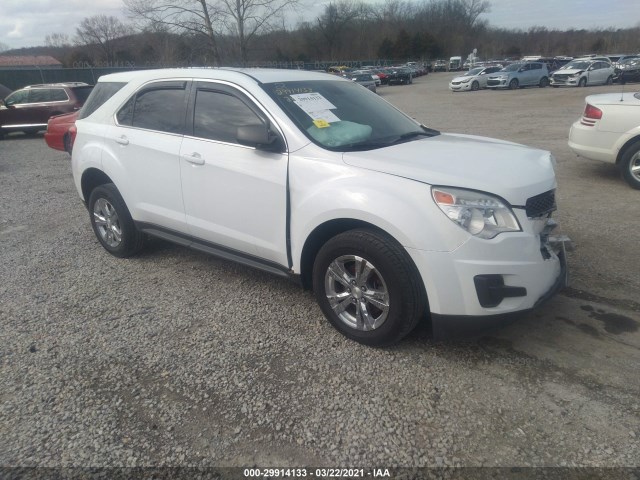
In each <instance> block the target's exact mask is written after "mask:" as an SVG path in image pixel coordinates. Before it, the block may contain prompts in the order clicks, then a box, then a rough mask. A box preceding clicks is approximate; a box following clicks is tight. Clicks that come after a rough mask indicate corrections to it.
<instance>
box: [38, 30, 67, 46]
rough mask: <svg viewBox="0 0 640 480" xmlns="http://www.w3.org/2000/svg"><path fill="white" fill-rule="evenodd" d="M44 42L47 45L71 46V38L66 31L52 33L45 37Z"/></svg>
mask: <svg viewBox="0 0 640 480" xmlns="http://www.w3.org/2000/svg"><path fill="white" fill-rule="evenodd" d="M44 43H45V45H46V46H47V47H55V48H61V47H69V46H71V39H70V38H69V35H67V34H66V33H52V34H50V35H47V36H46V37H44Z"/></svg>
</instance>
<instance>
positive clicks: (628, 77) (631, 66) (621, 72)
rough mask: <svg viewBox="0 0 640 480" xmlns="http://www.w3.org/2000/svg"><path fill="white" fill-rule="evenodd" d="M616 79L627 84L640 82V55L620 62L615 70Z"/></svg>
mask: <svg viewBox="0 0 640 480" xmlns="http://www.w3.org/2000/svg"><path fill="white" fill-rule="evenodd" d="M614 80H615V81H617V82H620V83H621V84H623V85H624V84H625V83H627V82H640V57H631V58H627V59H625V60H623V61H622V62H619V63H618V66H617V67H616V69H615V71H614Z"/></svg>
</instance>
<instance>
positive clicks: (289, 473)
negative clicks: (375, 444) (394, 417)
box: [243, 468, 391, 478]
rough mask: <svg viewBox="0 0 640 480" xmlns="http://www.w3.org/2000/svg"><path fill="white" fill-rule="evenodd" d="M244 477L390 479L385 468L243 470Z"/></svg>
mask: <svg viewBox="0 0 640 480" xmlns="http://www.w3.org/2000/svg"><path fill="white" fill-rule="evenodd" d="M243 473H244V476H245V477H249V478H265V477H266V478H278V477H283V478H286V477H292V478H296V477H298V478H304V477H314V478H364V477H373V478H378V477H386V478H389V477H391V474H390V473H389V469H387V468H374V469H370V470H369V469H367V470H365V469H363V468H315V469H310V468H245V469H244V471H243Z"/></svg>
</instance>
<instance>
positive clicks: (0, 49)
mask: <svg viewBox="0 0 640 480" xmlns="http://www.w3.org/2000/svg"><path fill="white" fill-rule="evenodd" d="M7 50H9V45H7V44H6V43H2V42H0V52H5V51H7Z"/></svg>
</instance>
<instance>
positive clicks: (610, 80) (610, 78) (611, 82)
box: [606, 75, 613, 85]
mask: <svg viewBox="0 0 640 480" xmlns="http://www.w3.org/2000/svg"><path fill="white" fill-rule="evenodd" d="M606 84H607V85H612V84H613V77H612V76H611V75H609V78H607V82H606Z"/></svg>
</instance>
